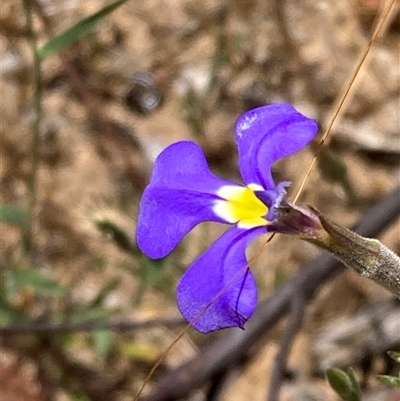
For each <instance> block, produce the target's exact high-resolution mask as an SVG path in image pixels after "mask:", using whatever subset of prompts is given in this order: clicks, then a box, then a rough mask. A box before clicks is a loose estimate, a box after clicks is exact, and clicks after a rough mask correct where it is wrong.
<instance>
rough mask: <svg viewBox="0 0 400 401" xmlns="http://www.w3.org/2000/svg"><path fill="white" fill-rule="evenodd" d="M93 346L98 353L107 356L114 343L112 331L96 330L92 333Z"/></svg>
mask: <svg viewBox="0 0 400 401" xmlns="http://www.w3.org/2000/svg"><path fill="white" fill-rule="evenodd" d="M92 339H93V346H94V349H95V350H96V352H97V354H98V355H99V356H101V357H102V358H105V357H106V356H107V355H108V353H109V351H110V349H111V345H112V331H111V330H96V331H94V332H93V333H92Z"/></svg>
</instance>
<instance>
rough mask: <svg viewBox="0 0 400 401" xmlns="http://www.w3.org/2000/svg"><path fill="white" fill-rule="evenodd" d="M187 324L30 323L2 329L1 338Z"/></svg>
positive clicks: (169, 320)
mask: <svg viewBox="0 0 400 401" xmlns="http://www.w3.org/2000/svg"><path fill="white" fill-rule="evenodd" d="M184 324H186V321H185V320H184V319H183V318H182V317H170V318H165V317H161V318H155V319H149V320H143V321H132V320H121V321H115V322H107V321H104V320H94V321H88V322H79V323H75V322H66V323H59V324H54V323H49V322H30V323H24V324H16V325H12V326H7V327H1V328H0V335H1V336H15V335H21V334H33V333H51V334H65V333H68V332H78V331H86V332H89V331H96V330H113V331H130V330H142V329H148V328H151V327H158V326H165V327H177V326H180V325H184Z"/></svg>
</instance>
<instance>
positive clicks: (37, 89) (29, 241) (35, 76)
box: [23, 0, 42, 252]
mask: <svg viewBox="0 0 400 401" xmlns="http://www.w3.org/2000/svg"><path fill="white" fill-rule="evenodd" d="M23 6H24V10H25V15H26V30H27V34H28V37H29V42H30V45H31V48H32V54H33V71H32V86H33V110H34V113H35V118H34V122H33V125H32V143H31V157H32V159H31V160H32V166H31V174H30V177H29V181H28V188H29V214H30V225H29V228H28V231H27V233H26V237H25V239H26V249H27V251H28V252H30V251H32V245H33V235H34V231H35V221H36V219H35V210H36V201H37V190H38V179H37V178H38V167H39V139H40V122H41V117H42V105H41V97H42V90H41V70H40V57H39V54H38V47H37V35H36V32H35V29H34V27H33V21H32V8H31V2H30V0H23Z"/></svg>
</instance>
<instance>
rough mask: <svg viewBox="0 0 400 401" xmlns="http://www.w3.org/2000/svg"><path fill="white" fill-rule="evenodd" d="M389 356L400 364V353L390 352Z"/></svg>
mask: <svg viewBox="0 0 400 401" xmlns="http://www.w3.org/2000/svg"><path fill="white" fill-rule="evenodd" d="M387 354H388V355H389V356H390V357H391V358H392V359H393V360H394V361H396V362H397V363H400V352H395V351H388V352H387Z"/></svg>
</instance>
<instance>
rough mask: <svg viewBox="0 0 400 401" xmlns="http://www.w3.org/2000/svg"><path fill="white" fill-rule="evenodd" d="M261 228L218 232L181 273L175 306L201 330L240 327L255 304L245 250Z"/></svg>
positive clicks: (235, 228)
mask: <svg viewBox="0 0 400 401" xmlns="http://www.w3.org/2000/svg"><path fill="white" fill-rule="evenodd" d="M265 232H266V228H265V227H257V228H253V229H250V230H243V229H240V228H237V227H234V228H232V229H230V230H229V231H227V232H226V233H225V234H224V235H222V236H221V237H220V238H219V239H218V240H217V241H216V242H215V243H214V244H213V245H212V246H211V247H210V248H209V249H208V250H207V251H206V252H205V253H204V254H203V255H201V256H200V257H199V258H198V259H197V260H196V261H195V262H194V263H193V265H192V266H191V267H190V268H189V269H188V270H187V271H186V272H185V274H184V275H183V276H182V278H181V280H180V282H179V284H178V289H177V299H178V307H179V309H180V311H181V313H182V315H183V316H184V317H185V318H186V319H187V320H188V321H189V322H190V324H191V325H192V326H193V327H194V328H195V329H197V330H198V331H200V332H202V333H208V332H210V331H215V330H219V329H223V328H227V327H240V328H243V326H244V323H245V322H246V321H247V320H248V319H249V318H250V316H251V315H252V314H253V312H254V309H255V307H256V303H257V288H256V284H255V281H254V277H253V275H252V273H251V271H250V269H249V268H248V267H247V268H246V266H247V261H246V255H245V250H246V247H247V245H248V244H249V242H250V241H251V240H252V239H254V238H255V237H256V236H258V235H260V234H263V233H265Z"/></svg>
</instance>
